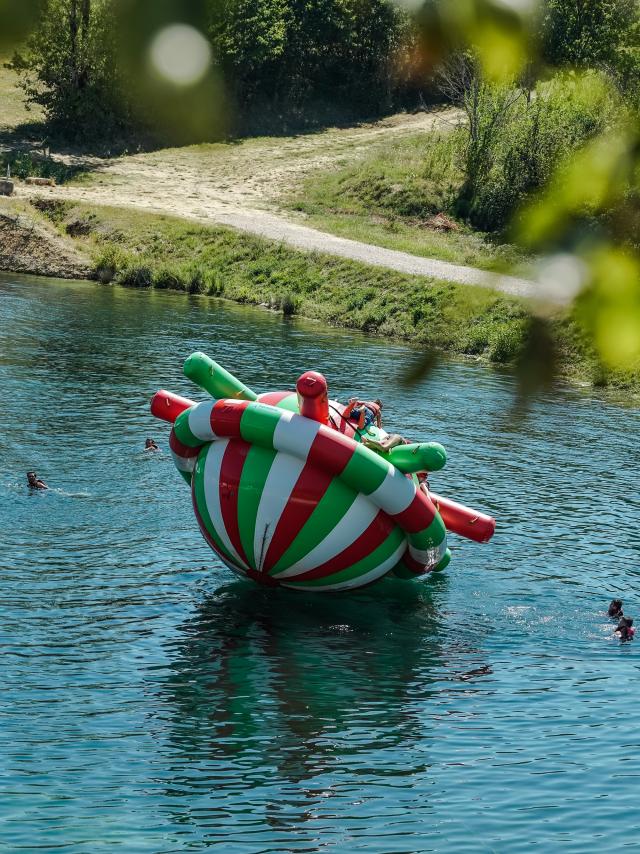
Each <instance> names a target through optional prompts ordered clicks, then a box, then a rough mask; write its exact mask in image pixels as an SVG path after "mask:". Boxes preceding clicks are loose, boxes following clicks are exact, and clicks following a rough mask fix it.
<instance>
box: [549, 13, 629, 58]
mask: <svg viewBox="0 0 640 854" xmlns="http://www.w3.org/2000/svg"><path fill="white" fill-rule="evenodd" d="M542 9H543V10H542V21H541V30H542V49H543V54H544V58H545V59H547V60H548V61H549V62H551V63H552V64H553V65H580V66H586V67H592V66H596V65H609V66H611V67H614V68H615V67H617V66H618V64H619V62H620V60H621V58H622V53H623V52H624V51H625V50H627V49H628V48H629V47H630V46H631V44H632V43H633V42H634V41H635V39H636V38H637V34H636V33H635V27H636V26H637V23H638V18H639V12H640V7H639V5H638V2H637V0H545V2H544V4H543V7H542Z"/></svg>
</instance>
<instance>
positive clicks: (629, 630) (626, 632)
mask: <svg viewBox="0 0 640 854" xmlns="http://www.w3.org/2000/svg"><path fill="white" fill-rule="evenodd" d="M616 633H617V634H619V635H620V639H621V640H630V639H631V638H632V637H633V635H634V633H635V629H634V628H633V617H620V622H619V623H618V625H617V626H616Z"/></svg>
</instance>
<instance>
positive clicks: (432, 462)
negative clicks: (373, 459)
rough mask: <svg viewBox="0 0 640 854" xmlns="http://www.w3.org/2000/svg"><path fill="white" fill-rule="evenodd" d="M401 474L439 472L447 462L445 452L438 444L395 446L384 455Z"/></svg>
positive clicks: (424, 443)
mask: <svg viewBox="0 0 640 854" xmlns="http://www.w3.org/2000/svg"><path fill="white" fill-rule="evenodd" d="M386 459H388V460H389V462H390V463H392V464H393V465H394V466H395V467H396V468H397V469H400V471H402V472H405V473H406V472H415V471H440V469H441V468H444V466H445V465H446V462H447V452H446V451H445V449H444V448H443V447H442V445H440V444H439V443H438V442H421V443H420V444H415V443H414V444H412V445H397V446H396V447H395V448H392V449H391V450H390V451H389V453H388V454H387V455H386Z"/></svg>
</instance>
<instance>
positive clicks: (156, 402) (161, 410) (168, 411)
mask: <svg viewBox="0 0 640 854" xmlns="http://www.w3.org/2000/svg"><path fill="white" fill-rule="evenodd" d="M192 406H195V403H194V402H193V400H188V399H187V398H186V397H180V395H177V394H173V392H171V391H165V390H164V389H160V391H157V392H156V393H155V394H154V395H153V397H152V398H151V414H152V415H155V417H156V418H161V419H162V420H163V421H168V422H169V423H170V424H173V422H174V421H175V420H176V418H177V417H178V415H180V413H181V412H184V411H185V409H189V408H190V407H192Z"/></svg>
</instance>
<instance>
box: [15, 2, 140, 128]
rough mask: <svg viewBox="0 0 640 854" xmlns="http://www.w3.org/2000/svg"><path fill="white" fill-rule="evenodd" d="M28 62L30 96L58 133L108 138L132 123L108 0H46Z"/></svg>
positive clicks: (29, 46)
mask: <svg viewBox="0 0 640 854" xmlns="http://www.w3.org/2000/svg"><path fill="white" fill-rule="evenodd" d="M22 65H23V67H24V70H25V78H24V86H25V90H26V93H27V97H28V99H29V100H30V101H31V102H32V103H36V104H39V105H41V106H42V107H43V108H44V111H45V115H46V117H47V119H48V121H49V124H50V127H51V130H52V131H53V132H54V133H56V132H57V133H60V134H62V135H63V136H64V137H65V138H67V139H70V140H72V141H81V140H87V139H91V138H94V137H102V138H104V137H109V136H110V135H112V134H114V133H115V132H117V131H118V130H119V129H121V128H122V127H123V126H124V124H125V123H126V121H127V117H128V111H127V105H126V101H125V99H124V97H123V87H122V86H121V83H120V80H119V76H118V71H117V67H118V63H117V57H116V45H115V29H114V26H113V20H112V17H111V6H110V3H109V2H108V0H46V2H45V3H44V5H43V8H42V13H41V16H40V20H39V24H38V26H37V28H36V29H35V30H34V32H33V34H32V35H31V37H30V38H29V40H28V42H27V48H26V56H25V57H24V59H23V62H22Z"/></svg>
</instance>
